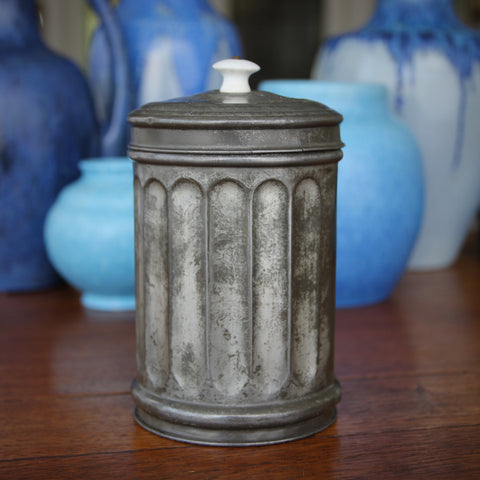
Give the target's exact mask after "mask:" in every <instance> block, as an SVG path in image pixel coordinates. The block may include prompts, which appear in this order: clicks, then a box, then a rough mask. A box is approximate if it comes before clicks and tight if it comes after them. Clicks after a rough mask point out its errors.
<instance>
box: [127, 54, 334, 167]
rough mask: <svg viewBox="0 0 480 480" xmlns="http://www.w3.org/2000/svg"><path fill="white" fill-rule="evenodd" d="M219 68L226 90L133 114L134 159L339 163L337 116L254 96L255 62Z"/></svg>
mask: <svg viewBox="0 0 480 480" xmlns="http://www.w3.org/2000/svg"><path fill="white" fill-rule="evenodd" d="M213 67H214V68H215V69H217V70H219V71H220V72H221V73H222V74H223V76H224V81H223V84H222V86H221V87H220V90H215V91H210V92H206V93H201V94H198V95H194V96H191V97H184V98H179V99H173V100H168V101H165V102H157V103H149V104H147V105H144V106H142V107H141V108H139V109H137V110H135V111H133V112H132V113H130V115H129V116H128V120H129V122H130V124H131V125H132V132H131V142H130V146H129V155H130V157H131V158H132V159H133V160H136V161H145V162H148V163H170V164H185V163H188V164H202V165H205V164H228V165H244V164H245V163H247V164H249V165H257V164H258V165H274V164H285V163H295V164H299V163H300V164H305V163H307V164H309V163H320V162H324V161H338V160H340V158H341V156H342V153H341V150H340V149H341V147H342V146H343V143H342V142H341V140H340V129H339V124H340V122H341V121H342V116H341V115H340V114H339V113H337V112H335V111H334V110H332V109H330V108H328V107H327V106H325V105H323V104H320V103H317V102H313V101H310V100H298V99H293V98H287V97H282V96H279V95H275V94H273V93H269V92H259V91H250V87H249V84H248V78H249V76H250V74H251V73H253V72H255V71H257V70H259V67H258V66H257V65H256V64H254V63H253V62H249V61H247V60H237V59H229V60H222V61H221V62H217V63H216V64H215V65H214V66H213ZM328 152H330V154H327V153H328ZM319 153H325V154H327V155H323V154H322V155H321V156H319V155H318V154H319ZM283 154H289V155H287V156H285V155H283ZM282 155H283V156H282ZM292 155H293V157H292Z"/></svg>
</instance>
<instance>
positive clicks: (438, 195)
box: [313, 0, 480, 269]
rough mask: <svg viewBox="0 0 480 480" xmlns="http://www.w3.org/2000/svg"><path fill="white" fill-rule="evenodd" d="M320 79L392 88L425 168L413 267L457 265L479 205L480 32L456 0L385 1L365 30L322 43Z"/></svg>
mask: <svg viewBox="0 0 480 480" xmlns="http://www.w3.org/2000/svg"><path fill="white" fill-rule="evenodd" d="M313 77H314V78H317V79H322V80H335V81H362V82H381V83H382V84H384V85H386V86H387V87H388V89H389V97H390V104H391V106H392V108H393V109H394V111H395V113H396V115H398V116H399V117H400V118H401V119H403V120H404V121H405V122H406V123H407V124H408V125H409V127H410V128H411V130H412V131H413V133H414V134H415V136H416V138H417V140H418V142H419V146H420V149H421V152H422V157H423V162H424V170H425V213H424V218H423V220H422V225H421V230H420V234H419V238H418V240H417V242H416V245H415V248H414V250H413V253H412V257H411V259H410V262H409V266H410V267H411V268H413V269H438V268H442V267H447V266H449V265H451V264H452V263H453V262H454V261H455V259H456V258H457V256H458V253H459V250H460V248H461V246H462V245H463V242H464V240H465V237H466V235H467V233H468V231H469V229H470V227H471V225H472V222H473V220H474V217H475V213H476V211H477V208H478V206H479V203H480V187H479V185H480V154H479V152H480V134H479V133H480V114H479V112H480V33H479V32H478V31H474V30H471V29H468V28H466V27H465V26H463V25H462V24H461V23H460V21H459V20H458V19H457V17H456V16H455V12H454V9H453V6H452V2H451V1H450V0H378V4H377V9H376V11H375V13H374V15H373V17H372V19H371V20H370V22H369V23H368V24H367V25H366V26H365V27H364V28H362V29H361V30H359V31H357V32H353V33H349V34H346V35H342V36H339V37H335V38H331V39H329V40H328V41H327V42H326V43H325V45H323V47H322V48H321V49H320V50H319V53H318V57H317V59H316V63H315V65H314V68H313Z"/></svg>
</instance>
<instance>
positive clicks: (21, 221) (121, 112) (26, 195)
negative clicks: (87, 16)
mask: <svg viewBox="0 0 480 480" xmlns="http://www.w3.org/2000/svg"><path fill="white" fill-rule="evenodd" d="M90 4H91V5H92V6H93V7H94V9H95V11H96V12H97V13H98V15H99V16H100V18H101V20H102V22H103V23H104V24H105V25H106V29H107V31H108V36H109V40H110V42H109V44H110V46H111V50H112V57H113V58H114V65H115V68H114V71H115V78H116V85H115V93H116V94H115V100H114V105H113V115H112V117H111V119H110V121H109V122H108V124H107V125H105V128H104V130H103V132H101V131H100V128H99V124H98V122H97V120H96V118H95V110H94V104H93V100H92V97H91V95H90V91H89V89H88V84H87V82H86V81H85V79H84V77H83V76H82V74H81V73H80V70H79V69H77V67H76V66H75V65H74V64H73V63H71V62H69V61H67V60H66V59H64V58H62V57H60V56H58V55H56V54H54V53H53V52H52V51H50V50H49V49H48V48H47V47H46V46H45V45H44V43H43V42H42V40H41V38H40V34H39V30H38V15H37V12H36V8H35V2H34V0H0V205H1V206H2V208H1V209H0V291H22V290H35V289H41V288H48V287H51V286H53V285H54V284H56V283H57V281H58V280H59V277H58V276H57V274H56V273H55V271H54V269H53V268H52V266H51V264H50V262H49V261H48V258H47V254H46V251H45V245H44V241H43V226H44V221H45V217H46V214H47V211H48V209H49V208H50V206H51V205H52V204H53V202H54V200H55V198H56V196H57V194H58V192H59V191H60V190H61V188H62V187H63V186H64V185H66V184H67V183H69V182H71V181H72V180H74V179H75V178H76V177H77V176H78V173H79V172H78V168H77V164H78V162H79V160H80V159H82V158H87V157H95V156H98V155H99V154H100V153H101V154H102V155H112V154H115V153H117V152H118V148H119V144H122V145H123V144H124V141H125V140H124V139H122V138H121V135H122V132H123V124H124V123H125V117H126V114H127V112H128V110H129V105H128V104H127V96H126V93H127V90H128V88H127V87H128V76H127V67H126V59H125V55H124V52H123V50H122V45H121V37H120V34H119V31H118V27H117V26H116V22H115V19H114V16H113V15H112V12H111V11H110V9H109V7H108V3H107V0H90Z"/></svg>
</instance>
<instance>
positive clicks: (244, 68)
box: [213, 58, 260, 93]
mask: <svg viewBox="0 0 480 480" xmlns="http://www.w3.org/2000/svg"><path fill="white" fill-rule="evenodd" d="M213 68H214V69H215V70H218V71H219V72H220V73H221V74H222V75H223V83H222V86H221V87H220V92H222V93H248V92H250V91H251V90H250V85H249V83H248V78H249V77H250V75H251V74H252V73H255V72H258V71H259V70H260V67H259V66H258V65H257V64H256V63H253V62H250V61H249V60H241V59H237V58H228V59H227V60H220V61H219V62H216V63H214V64H213Z"/></svg>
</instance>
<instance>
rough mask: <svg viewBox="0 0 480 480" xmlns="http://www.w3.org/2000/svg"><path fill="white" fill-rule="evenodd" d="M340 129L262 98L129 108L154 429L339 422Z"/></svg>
mask: <svg viewBox="0 0 480 480" xmlns="http://www.w3.org/2000/svg"><path fill="white" fill-rule="evenodd" d="M245 99H246V100H245ZM285 103H287V105H286V106H285ZM202 104H203V105H202ZM209 109H210V110H209ZM340 120H341V117H340V115H338V114H337V113H336V112H333V111H331V110H329V109H327V108H326V107H324V106H322V105H320V104H315V103H314V102H303V103H299V101H298V100H296V101H291V102H290V101H289V99H285V98H282V97H278V96H275V95H272V94H268V93H266V92H251V93H248V94H243V95H241V96H240V97H238V96H232V95H229V94H220V93H219V92H209V93H208V94H203V95H199V96H195V97H192V98H190V99H185V100H184V101H183V102H178V101H177V102H167V103H162V104H151V105H147V106H146V107H143V109H140V110H138V111H136V112H133V113H132V114H131V115H130V122H131V123H132V125H133V129H132V142H131V145H130V156H131V158H132V159H133V160H135V180H134V182H135V219H136V225H135V241H136V288H137V292H136V295H137V319H136V321H137V361H138V376H137V379H136V381H135V382H134V387H133V395H134V399H135V402H136V406H137V408H136V418H137V420H138V422H139V423H140V424H141V425H143V426H144V427H145V428H147V429H149V430H151V431H153V432H155V433H158V434H160V435H164V436H167V437H170V438H175V439H179V440H184V441H188V442H194V443H202V444H213V445H252V444H265V443H276V442H281V441H286V440H293V439H296V438H301V437H305V436H307V435H310V434H312V433H315V432H317V431H319V430H321V429H323V428H325V427H326V426H328V425H330V424H331V423H332V422H333V421H334V419H335V404H336V403H337V402H338V400H339V397H340V388H339V385H338V383H337V382H336V380H335V378H334V372H333V344H334V339H333V337H334V308H335V292H334V289H335V210H336V208H335V202H336V179H337V161H338V160H339V159H340V158H341V150H340V148H341V145H342V144H341V141H340V137H339V128H338V124H339V122H340Z"/></svg>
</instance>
